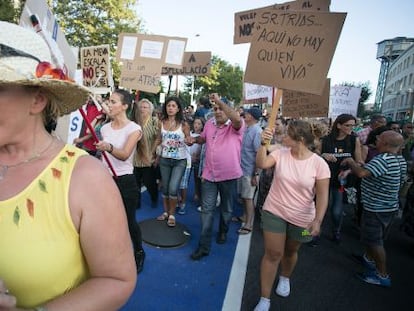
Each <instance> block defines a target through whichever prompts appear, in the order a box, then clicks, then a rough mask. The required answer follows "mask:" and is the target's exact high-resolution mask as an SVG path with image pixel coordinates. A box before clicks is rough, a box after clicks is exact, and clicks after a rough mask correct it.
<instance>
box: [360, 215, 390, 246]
mask: <svg viewBox="0 0 414 311" xmlns="http://www.w3.org/2000/svg"><path fill="white" fill-rule="evenodd" d="M396 215H397V212H382V213H376V212H369V211H367V210H362V216H361V242H362V243H363V244H365V245H368V246H382V245H384V240H385V239H386V237H387V235H388V233H389V230H390V227H391V224H392V222H393V220H394V219H395V216H396Z"/></svg>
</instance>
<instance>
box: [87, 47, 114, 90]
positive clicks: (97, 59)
mask: <svg viewBox="0 0 414 311" xmlns="http://www.w3.org/2000/svg"><path fill="white" fill-rule="evenodd" d="M80 52H81V69H82V78H83V85H85V86H89V87H91V86H93V87H109V86H110V82H109V81H110V79H109V77H110V75H111V63H110V61H109V52H110V48H109V44H105V45H97V46H90V47H85V48H81V50H80Z"/></svg>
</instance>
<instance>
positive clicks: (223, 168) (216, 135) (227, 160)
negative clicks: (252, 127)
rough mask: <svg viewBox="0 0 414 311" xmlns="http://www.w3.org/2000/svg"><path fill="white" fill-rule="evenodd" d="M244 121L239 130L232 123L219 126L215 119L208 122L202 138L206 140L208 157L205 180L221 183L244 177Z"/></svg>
mask: <svg viewBox="0 0 414 311" xmlns="http://www.w3.org/2000/svg"><path fill="white" fill-rule="evenodd" d="M244 128H245V125H244V121H243V120H242V126H241V128H239V129H238V130H236V129H234V128H233V126H232V125H231V121H230V120H228V121H227V122H226V124H224V125H222V126H217V125H216V123H215V119H214V118H212V119H210V120H208V121H207V123H206V125H205V126H204V130H203V132H202V133H201V135H200V136H201V137H203V138H204V139H205V140H206V142H205V143H206V155H205V160H204V161H205V162H204V167H203V176H202V177H203V178H204V179H206V180H208V181H211V182H219V181H225V180H231V179H236V178H239V177H241V176H242V175H243V172H242V170H241V166H240V150H241V143H242V139H243V133H244Z"/></svg>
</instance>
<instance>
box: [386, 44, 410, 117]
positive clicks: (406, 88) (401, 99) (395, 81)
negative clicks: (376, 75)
mask: <svg viewBox="0 0 414 311" xmlns="http://www.w3.org/2000/svg"><path fill="white" fill-rule="evenodd" d="M381 111H382V113H383V114H384V115H385V116H386V117H389V118H391V119H393V120H396V121H410V122H412V121H413V117H414V44H412V45H411V46H410V47H409V48H407V49H406V50H405V51H404V52H403V53H402V54H401V55H399V56H398V57H397V58H396V59H395V60H394V61H393V62H392V63H391V64H390V66H389V68H388V74H387V78H386V82H385V88H384V95H383V100H382V105H381Z"/></svg>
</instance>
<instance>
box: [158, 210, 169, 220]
mask: <svg viewBox="0 0 414 311" xmlns="http://www.w3.org/2000/svg"><path fill="white" fill-rule="evenodd" d="M167 219H168V213H167V212H164V213H162V214H161V215H160V216H158V217H157V220H160V221H163V220H167Z"/></svg>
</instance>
